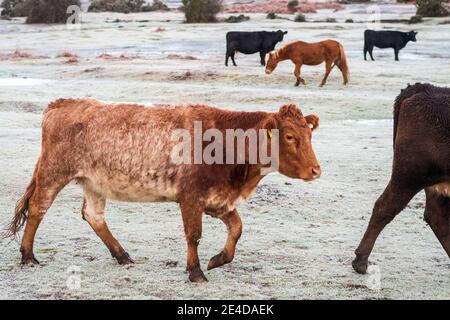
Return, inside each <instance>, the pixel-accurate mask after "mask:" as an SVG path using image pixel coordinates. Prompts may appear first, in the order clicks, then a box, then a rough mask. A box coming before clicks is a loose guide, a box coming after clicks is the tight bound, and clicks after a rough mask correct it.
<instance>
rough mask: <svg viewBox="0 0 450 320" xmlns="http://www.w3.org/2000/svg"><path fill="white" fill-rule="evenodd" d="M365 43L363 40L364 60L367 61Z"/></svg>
mask: <svg viewBox="0 0 450 320" xmlns="http://www.w3.org/2000/svg"><path fill="white" fill-rule="evenodd" d="M367 51H368V49H367V43H365V42H364V60H365V61H367Z"/></svg>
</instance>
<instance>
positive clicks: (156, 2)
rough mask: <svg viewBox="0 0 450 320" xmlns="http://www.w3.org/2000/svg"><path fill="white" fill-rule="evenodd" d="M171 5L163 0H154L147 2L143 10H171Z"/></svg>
mask: <svg viewBox="0 0 450 320" xmlns="http://www.w3.org/2000/svg"><path fill="white" fill-rule="evenodd" d="M169 10H170V9H169V7H168V6H167V5H166V4H165V3H164V2H162V1H161V0H153V3H152V4H146V5H144V6H143V7H142V11H144V12H149V11H169Z"/></svg>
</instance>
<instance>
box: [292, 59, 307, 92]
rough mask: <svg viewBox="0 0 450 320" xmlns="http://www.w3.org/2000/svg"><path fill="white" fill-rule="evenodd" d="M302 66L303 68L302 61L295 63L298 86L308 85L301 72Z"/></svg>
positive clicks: (296, 84)
mask: <svg viewBox="0 0 450 320" xmlns="http://www.w3.org/2000/svg"><path fill="white" fill-rule="evenodd" d="M301 68H302V64H301V63H297V64H296V65H295V69H294V76H295V77H296V78H297V82H296V83H295V86H296V87H298V85H299V84H300V83H301V84H304V85H306V81H305V79H303V78H302V77H301V76H300V74H301Z"/></svg>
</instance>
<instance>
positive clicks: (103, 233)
mask: <svg viewBox="0 0 450 320" xmlns="http://www.w3.org/2000/svg"><path fill="white" fill-rule="evenodd" d="M105 205H106V199H105V198H104V197H103V196H101V195H99V194H97V193H96V192H94V191H91V190H88V189H87V188H85V189H84V202H83V209H82V214H83V218H84V219H85V220H86V221H87V222H88V223H89V225H90V226H91V227H92V229H94V231H95V233H96V234H97V235H98V236H99V238H100V239H102V241H103V243H104V244H105V245H106V246H107V247H108V249H109V251H110V252H111V255H112V256H113V257H114V258H116V259H117V261H118V262H119V264H131V263H134V261H133V260H132V259H131V258H130V256H129V255H128V253H127V252H125V250H124V249H123V248H122V246H121V245H120V243H119V242H118V241H117V240H116V238H114V236H113V235H112V234H111V231H109V228H108V225H107V224H106V221H105V215H104V209H105Z"/></svg>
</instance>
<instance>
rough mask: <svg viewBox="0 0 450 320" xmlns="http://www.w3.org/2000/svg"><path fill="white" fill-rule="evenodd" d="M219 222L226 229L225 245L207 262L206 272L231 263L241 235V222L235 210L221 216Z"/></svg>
mask: <svg viewBox="0 0 450 320" xmlns="http://www.w3.org/2000/svg"><path fill="white" fill-rule="evenodd" d="M220 220H222V221H223V223H225V225H226V226H227V229H228V237H227V242H226V243H225V247H224V248H223V250H222V251H221V252H220V253H219V254H218V255H215V256H214V257H212V258H211V260H209V263H208V267H207V269H208V270H211V269H213V268H217V267H220V266H222V265H224V264H226V263H230V262H231V261H233V258H234V253H235V251H236V244H237V242H238V241H239V238H240V237H241V233H242V221H241V217H240V216H239V213H238V212H237V210H236V209H234V210H233V211H230V212H228V213H226V214H224V215H222V216H221V217H220Z"/></svg>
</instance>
